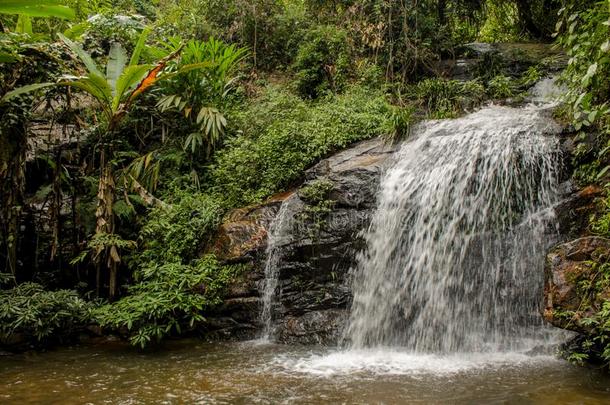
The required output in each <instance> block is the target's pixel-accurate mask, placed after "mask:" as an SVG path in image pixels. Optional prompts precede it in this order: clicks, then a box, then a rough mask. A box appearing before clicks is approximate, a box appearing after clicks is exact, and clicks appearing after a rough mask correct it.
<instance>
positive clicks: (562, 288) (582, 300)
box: [544, 236, 610, 333]
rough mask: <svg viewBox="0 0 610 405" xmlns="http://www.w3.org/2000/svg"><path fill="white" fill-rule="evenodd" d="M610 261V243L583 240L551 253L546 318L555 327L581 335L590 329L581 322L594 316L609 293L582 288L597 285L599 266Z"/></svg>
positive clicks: (547, 279)
mask: <svg viewBox="0 0 610 405" xmlns="http://www.w3.org/2000/svg"><path fill="white" fill-rule="evenodd" d="M609 260H610V239H606V238H600V237H595V236H589V237H583V238H579V239H576V240H573V241H571V242H568V243H564V244H561V245H559V246H557V247H555V248H554V249H552V250H551V251H550V252H549V253H548V255H547V258H546V266H545V287H544V306H545V308H544V318H545V319H546V320H547V321H548V322H550V323H551V324H552V325H554V326H557V327H559V328H562V329H567V330H572V331H574V332H579V333H588V332H589V326H588V325H586V324H583V323H581V322H580V320H581V319H583V318H587V317H591V316H593V315H594V314H595V313H596V312H597V310H599V309H601V305H602V303H603V302H604V301H605V300H608V299H610V289H607V290H601V291H598V290H597V289H596V288H583V286H584V285H590V284H591V285H592V283H594V282H595V280H596V277H597V274H598V273H599V271H598V266H599V264H600V263H607V262H608V261H609Z"/></svg>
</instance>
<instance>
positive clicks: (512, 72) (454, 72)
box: [438, 42, 567, 81]
mask: <svg viewBox="0 0 610 405" xmlns="http://www.w3.org/2000/svg"><path fill="white" fill-rule="evenodd" d="M456 56H457V58H456V59H455V60H443V61H441V62H440V64H439V66H438V70H439V71H440V72H443V75H444V76H445V77H449V78H451V79H454V80H461V81H467V80H473V79H474V78H475V77H477V76H479V75H481V74H483V75H484V74H491V73H493V74H504V75H509V76H519V75H521V74H523V73H524V72H525V71H526V70H527V69H528V68H530V67H531V66H536V65H539V64H540V63H541V62H542V61H544V62H545V66H544V67H545V69H546V70H547V73H554V72H558V71H560V70H562V69H563V68H564V67H565V65H566V63H567V58H566V57H565V55H563V54H561V53H560V52H558V51H557V50H556V49H554V48H553V47H552V46H551V45H547V44H538V43H530V44H524V43H502V44H490V43H484V42H472V43H469V44H465V45H462V47H461V49H458V53H457V55H456Z"/></svg>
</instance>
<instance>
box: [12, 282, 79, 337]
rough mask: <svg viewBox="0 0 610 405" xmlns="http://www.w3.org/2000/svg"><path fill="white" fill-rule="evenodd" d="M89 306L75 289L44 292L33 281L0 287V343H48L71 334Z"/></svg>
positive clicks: (77, 327)
mask: <svg viewBox="0 0 610 405" xmlns="http://www.w3.org/2000/svg"><path fill="white" fill-rule="evenodd" d="M89 311H90V306H89V304H88V303H87V302H85V301H84V300H82V299H81V298H80V297H79V296H78V294H77V293H76V292H75V291H71V290H60V291H46V290H45V289H44V288H43V286H41V285H40V284H36V283H23V284H20V285H19V286H17V287H15V288H12V289H8V290H0V343H1V344H10V343H15V342H17V343H19V342H23V343H29V344H33V345H38V344H44V343H48V342H49V341H51V340H62V339H64V338H70V337H72V336H73V335H74V334H75V333H76V332H78V330H80V329H81V328H82V327H84V326H85V325H86V324H87V322H88V320H89Z"/></svg>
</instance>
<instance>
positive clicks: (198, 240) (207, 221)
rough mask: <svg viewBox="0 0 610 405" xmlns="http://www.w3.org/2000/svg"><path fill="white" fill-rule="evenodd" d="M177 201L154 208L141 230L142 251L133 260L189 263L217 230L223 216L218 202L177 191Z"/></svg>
mask: <svg viewBox="0 0 610 405" xmlns="http://www.w3.org/2000/svg"><path fill="white" fill-rule="evenodd" d="M174 198H175V199H176V202H175V203H174V204H173V205H171V206H169V207H163V208H161V207H160V208H155V209H153V210H152V211H151V212H150V214H149V215H148V221H147V222H146V223H145V225H144V226H143V227H142V230H141V231H140V244H141V247H142V249H141V251H140V252H139V253H137V254H136V255H135V256H134V257H133V258H132V261H133V262H134V263H143V264H144V265H145V266H148V265H150V263H154V264H158V265H162V264H164V263H168V262H178V263H189V262H190V261H191V260H192V259H193V258H195V257H196V256H197V253H198V251H199V249H200V248H201V247H202V245H204V244H205V242H206V241H207V240H208V238H209V237H210V235H211V234H212V233H213V232H214V231H215V230H216V227H217V226H218V223H219V222H220V219H221V217H222V210H221V207H220V204H219V203H218V201H216V200H214V199H213V198H211V197H209V196H206V195H203V194H200V193H187V192H178V193H177V196H176V197H174Z"/></svg>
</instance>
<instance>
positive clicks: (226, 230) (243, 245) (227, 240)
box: [212, 193, 291, 262]
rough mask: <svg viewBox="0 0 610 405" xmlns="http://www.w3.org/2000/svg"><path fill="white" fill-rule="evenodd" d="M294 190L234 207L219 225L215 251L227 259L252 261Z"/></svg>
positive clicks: (231, 260)
mask: <svg viewBox="0 0 610 405" xmlns="http://www.w3.org/2000/svg"><path fill="white" fill-rule="evenodd" d="M290 195H291V193H284V194H278V195H276V196H273V197H271V198H270V199H269V200H268V201H267V202H266V203H264V204H261V205H257V206H252V207H247V208H241V209H238V210H234V211H232V212H231V213H229V215H228V216H227V217H226V218H225V220H224V222H223V224H222V225H221V226H220V229H219V231H218V236H217V238H216V243H215V245H214V247H213V249H212V252H213V253H215V254H216V256H217V257H218V258H219V259H220V260H222V261H225V262H234V261H249V260H252V259H253V258H254V255H255V254H256V253H257V252H260V250H261V249H264V248H265V246H266V243H267V230H268V229H269V225H270V224H271V222H272V221H273V219H274V218H275V215H276V214H277V211H278V209H279V207H280V205H281V204H282V202H283V201H284V200H285V199H286V198H288V197H289V196H290Z"/></svg>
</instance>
